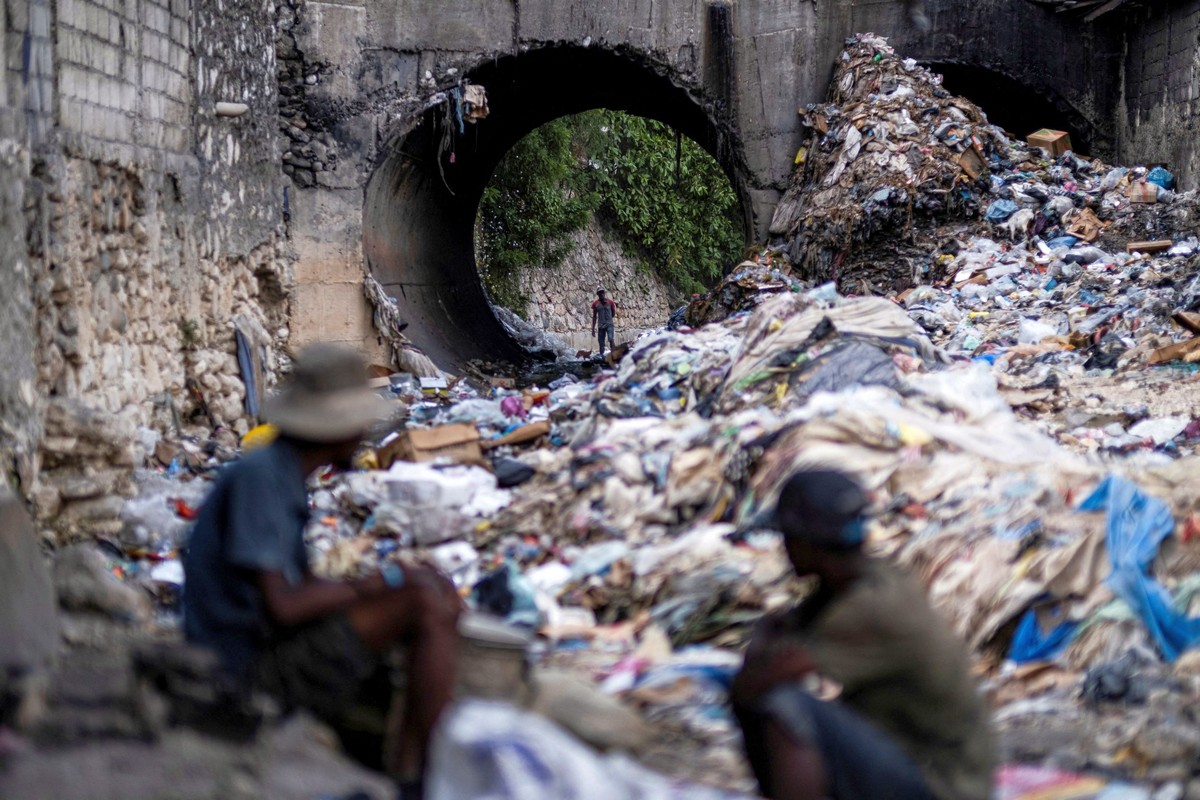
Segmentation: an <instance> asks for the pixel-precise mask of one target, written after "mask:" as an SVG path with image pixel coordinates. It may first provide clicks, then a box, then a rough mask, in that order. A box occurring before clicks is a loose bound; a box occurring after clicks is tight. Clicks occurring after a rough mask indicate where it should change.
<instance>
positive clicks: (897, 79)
mask: <svg viewBox="0 0 1200 800" xmlns="http://www.w3.org/2000/svg"><path fill="white" fill-rule="evenodd" d="M804 121H805V124H806V125H807V126H808V128H809V129H810V131H811V135H810V137H809V139H808V141H807V142H806V143H805V145H804V146H803V147H801V149H800V151H799V152H798V153H797V156H796V160H797V164H798V165H799V166H798V168H797V170H796V172H795V173H794V177H793V183H792V187H791V188H790V189H789V190H788V192H787V194H786V195H785V197H784V199H783V201H782V202H781V203H780V205H779V206H778V208H777V209H776V212H775V216H774V219H773V220H772V224H771V233H772V235H774V236H779V237H782V239H783V241H784V242H785V243H786V245H787V253H788V255H789V257H790V259H791V261H792V263H793V264H794V265H796V267H797V268H798V270H799V273H800V276H801V277H804V278H808V279H812V280H819V281H827V280H834V281H837V282H838V284H839V287H840V288H841V289H842V290H843V291H846V292H859V293H875V294H886V293H888V292H892V291H903V290H904V289H907V288H911V287H913V286H916V285H920V284H931V283H937V282H939V281H941V280H942V279H943V278H944V277H945V276H946V275H947V274H948V273H949V274H955V272H949V270H950V268H951V261H953V260H954V259H955V257H956V256H957V255H958V254H959V252H960V250H962V249H964V248H965V247H966V246H967V243H966V242H964V241H963V239H964V235H965V237H966V238H968V239H969V238H970V235H971V233H972V232H977V230H978V225H977V222H978V221H979V220H981V219H985V220H987V221H988V222H990V223H996V224H997V228H996V230H997V231H999V230H1000V229H1001V228H1003V229H1004V231H1005V232H1006V233H1007V234H1008V237H1007V238H1010V239H1014V238H1016V239H1021V240H1024V239H1025V238H1027V236H1028V235H1031V234H1032V235H1036V236H1038V237H1040V238H1041V239H1042V240H1043V241H1044V242H1047V243H1048V245H1047V246H1048V247H1049V248H1050V250H1053V249H1054V248H1069V247H1070V246H1071V244H1072V243H1074V242H1078V241H1080V240H1083V241H1086V242H1092V241H1093V240H1094V239H1095V238H1096V236H1097V234H1098V233H1099V232H1100V231H1102V230H1103V231H1105V232H1106V233H1108V234H1109V235H1110V236H1111V237H1113V241H1114V243H1115V244H1119V245H1120V246H1121V247H1125V245H1126V244H1127V243H1129V242H1130V241H1131V240H1132V239H1139V240H1151V241H1153V240H1159V239H1162V238H1163V235H1165V234H1168V233H1169V234H1172V235H1179V234H1180V233H1181V232H1183V231H1188V230H1191V229H1194V226H1195V219H1196V214H1195V199H1194V196H1193V195H1192V194H1191V193H1188V194H1186V195H1183V196H1178V195H1176V194H1175V193H1174V192H1173V191H1171V189H1172V186H1173V178H1172V176H1171V175H1170V174H1169V172H1167V170H1165V169H1162V168H1158V169H1152V170H1146V169H1140V170H1132V171H1131V170H1128V169H1125V168H1123V167H1122V168H1116V169H1113V168H1111V167H1108V166H1107V165H1104V164H1102V163H1101V162H1099V161H1094V160H1088V159H1085V158H1082V157H1080V156H1078V155H1076V154H1074V153H1072V152H1070V150H1069V149H1067V150H1065V151H1064V152H1056V153H1054V154H1053V155H1051V154H1049V153H1048V152H1047V151H1045V150H1043V149H1042V148H1040V147H1036V146H1033V145H1030V144H1027V143H1025V142H1020V141H1016V140H1014V139H1012V138H1010V137H1009V136H1008V135H1007V134H1006V133H1005V132H1004V131H1002V130H1000V129H999V128H997V127H995V126H993V125H991V124H989V123H988V121H987V118H986V116H984V114H983V112H982V111H981V110H980V109H979V107H978V106H976V105H975V104H973V103H971V102H970V101H969V100H967V99H965V98H962V97H956V96H953V95H951V94H949V93H948V92H946V91H945V89H943V88H942V86H941V77H940V76H939V75H937V74H935V73H933V72H930V71H929V70H928V69H926V68H924V67H921V66H919V65H918V64H917V63H916V61H915V60H913V59H902V58H900V57H898V56H896V54H895V53H894V52H893V50H892V49H891V48H890V47H889V46H888V44H887V41H886V40H885V39H883V38H882V37H878V36H875V35H873V34H860V35H858V36H855V37H853V38H852V39H850V40H848V41H847V49H846V51H845V52H844V53H843V54H842V58H841V62H840V64H839V66H838V70H837V72H836V74H835V76H834V80H833V84H832V88H831V92H830V98H829V101H828V102H827V103H825V104H821V105H812V106H809V107H808V108H807V109H806V112H805V116H804ZM1039 133H1050V134H1057V133H1059V132H1049V131H1048V132H1039ZM1051 138H1052V139H1053V142H1048V143H1050V146H1051V147H1052V148H1053V149H1055V150H1058V149H1059V148H1060V147H1062V146H1064V145H1065V146H1066V147H1067V148H1069V137H1066V135H1065V134H1064V135H1063V136H1061V137H1057V138H1054V137H1051ZM1158 204H1167V205H1168V206H1169V208H1168V209H1167V210H1166V211H1164V210H1163V209H1162V208H1159V207H1157V206H1158ZM1001 223H1003V224H1002V225H1001ZM1049 255H1051V253H1050V252H1049V251H1046V252H1045V253H1044V254H1043V260H1045V256H1049ZM1094 260H1095V259H1094V258H1089V259H1088V260H1087V261H1086V262H1084V263H1092V262H1093V261H1094ZM1076 263H1078V262H1076Z"/></svg>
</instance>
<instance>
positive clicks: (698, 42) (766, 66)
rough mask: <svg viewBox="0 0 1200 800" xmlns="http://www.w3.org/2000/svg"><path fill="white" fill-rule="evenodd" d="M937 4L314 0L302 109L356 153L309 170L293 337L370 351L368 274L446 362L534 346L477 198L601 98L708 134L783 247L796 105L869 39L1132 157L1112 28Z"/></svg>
mask: <svg viewBox="0 0 1200 800" xmlns="http://www.w3.org/2000/svg"><path fill="white" fill-rule="evenodd" d="M927 11H928V14H929V17H930V20H931V22H932V29H931V30H929V31H928V32H925V31H921V30H919V29H917V28H916V27H915V26H914V25H913V24H912V23H911V22H910V20H909V15H908V13H907V9H906V7H905V5H904V4H903V3H901V2H894V1H893V0H780V1H778V2H775V1H772V2H749V1H748V0H740V1H738V0H709V1H707V2H706V1H705V0H600V1H599V2H596V1H595V0H587V1H584V0H574V1H572V0H471V2H429V1H428V0H337V1H336V2H333V1H332V0H330V1H327V0H305V2H304V3H303V6H302V7H301V8H300V9H299V10H298V12H299V13H298V14H297V17H296V20H295V24H294V26H292V27H291V28H290V31H285V34H288V33H290V35H291V36H292V37H293V40H294V43H295V44H294V48H292V47H291V46H290V44H289V47H288V48H287V53H288V54H289V55H291V56H292V57H294V58H296V59H299V60H301V61H302V62H303V67H302V71H303V72H304V74H305V75H306V76H313V77H307V81H306V82H305V83H302V84H299V85H297V86H296V93H297V94H302V95H303V101H302V102H300V103H295V104H294V107H295V109H296V116H301V115H303V116H304V117H305V118H306V119H305V122H304V124H305V126H306V127H305V130H306V131H308V132H309V134H310V135H311V133H312V131H314V130H321V129H323V130H324V131H325V132H326V134H327V135H329V136H330V137H332V140H333V141H332V142H331V143H330V148H331V149H336V151H337V154H338V155H337V166H336V168H335V169H333V170H329V169H328V168H326V169H321V168H318V169H316V170H315V171H314V172H312V173H307V172H306V170H305V169H304V167H305V166H307V165H306V164H304V163H303V160H300V163H298V165H297V167H298V168H297V169H295V170H291V172H292V176H293V180H295V181H296V183H297V188H296V189H295V190H294V194H293V195H292V200H291V214H292V217H291V219H292V222H291V225H292V228H291V236H292V240H293V242H294V243H295V246H296V248H297V253H298V256H299V262H298V266H297V276H298V278H299V285H298V288H297V295H296V297H295V301H294V310H295V314H294V324H293V332H294V334H295V335H298V336H299V337H300V338H301V339H305V338H312V339H317V338H321V339H342V340H345V341H349V342H357V341H360V340H361V339H362V338H363V336H362V332H363V331H365V330H367V327H366V314H367V310H366V308H365V306H363V305H362V303H361V301H360V300H359V299H358V295H359V293H360V290H359V287H358V282H359V280H360V277H361V270H362V269H363V268H364V267H365V268H366V269H369V270H370V271H371V272H372V273H373V274H374V275H375V276H376V277H377V278H378V279H379V280H381V281H382V282H383V283H384V285H385V286H387V287H388V289H389V291H390V292H391V293H392V294H393V295H394V296H395V297H396V298H397V299H398V300H399V302H400V305H401V309H402V311H403V313H404V314H405V316H406V318H407V319H408V320H409V321H410V322H411V327H410V328H409V330H408V334H409V335H410V336H411V337H412V338H413V339H414V340H415V341H416V342H417V343H418V344H419V345H421V346H422V347H424V348H425V349H426V350H427V351H428V352H429V353H430V354H431V355H433V356H434V357H435V358H436V359H440V360H442V361H444V362H446V363H449V364H453V363H456V362H458V361H461V360H463V359H466V358H472V357H479V356H507V357H511V356H514V355H516V353H515V351H514V349H513V347H512V346H511V343H510V342H509V341H508V340H507V338H506V337H505V335H504V334H503V332H502V331H501V329H500V328H499V326H498V325H497V323H496V322H495V320H494V319H493V317H492V315H491V313H490V312H489V311H488V307H487V304H486V302H485V299H484V295H483V291H482V289H481V287H480V284H479V280H478V275H477V272H476V269H475V261H474V252H473V237H472V226H473V224H474V220H475V215H476V210H477V207H478V202H479V198H480V195H481V192H482V190H483V188H484V186H485V185H486V183H487V180H488V178H489V177H490V175H491V173H492V171H493V169H494V168H495V166H496V164H497V163H498V161H499V159H500V158H501V157H502V156H503V155H504V153H505V152H506V151H507V150H508V149H509V148H510V147H511V146H512V145H513V144H514V143H515V142H516V141H517V140H519V139H520V138H521V137H522V136H524V135H525V134H527V133H529V132H530V131H531V130H533V129H534V128H535V127H537V126H539V125H541V124H543V123H545V122H548V121H549V120H551V119H554V118H556V117H558V116H561V115H565V114H571V113H576V112H580V111H585V110H588V109H591V108H597V107H604V108H613V109H619V110H624V111H628V112H632V113H634V114H639V115H643V116H647V117H653V118H655V119H658V120H660V121H662V122H665V123H667V124H668V125H671V126H673V127H674V128H676V129H677V130H679V131H681V132H682V133H684V134H685V135H687V136H690V137H691V138H693V139H695V140H696V141H697V142H699V143H700V144H701V145H702V146H703V147H705V148H706V149H707V150H708V151H709V152H710V153H712V154H713V155H714V156H715V157H716V159H717V160H718V162H719V163H720V164H721V166H722V167H723V168H724V170H725V171H726V173H727V174H728V175H729V178H730V180H731V182H732V184H733V186H734V187H735V188H736V190H737V193H738V195H739V196H740V197H741V198H742V205H743V209H744V216H745V229H746V235H747V239H748V241H763V240H765V235H766V227H767V225H768V224H769V222H770V218H771V213H772V210H773V207H774V205H775V203H776V202H777V200H778V199H779V197H780V195H781V192H782V190H783V188H784V187H785V184H786V181H787V178H788V174H789V170H790V168H791V166H792V162H793V158H794V154H795V152H796V148H797V146H798V145H799V142H800V137H801V131H800V129H799V119H798V115H797V109H798V108H799V107H801V106H803V105H804V104H806V103H810V102H817V101H820V100H821V99H823V98H824V96H825V94H826V91H827V88H828V81H829V78H830V75H831V73H832V69H833V65H834V61H835V59H836V58H837V57H838V55H839V54H840V52H841V49H842V43H843V40H844V39H845V38H846V37H847V36H849V35H851V34H853V33H855V32H856V31H873V32H876V33H879V34H882V35H885V36H888V37H889V39H890V40H891V43H892V44H893V46H895V47H896V49H897V50H898V51H899V52H901V53H903V54H905V55H907V56H910V57H913V58H916V59H918V60H920V61H922V62H925V63H929V64H933V65H935V66H937V67H938V68H939V69H943V70H945V71H946V73H947V75H948V81H952V82H951V86H950V88H951V89H953V90H955V91H958V92H965V93H967V94H970V95H971V96H972V97H973V99H975V100H977V101H978V102H980V103H981V104H983V105H984V107H985V109H987V108H988V107H989V105H990V106H992V107H994V108H995V109H996V110H997V111H1000V112H1002V114H1001V115H1003V112H1008V113H1010V114H1013V113H1015V114H1016V115H1017V117H1018V118H1019V119H1030V120H1031V123H1032V121H1036V125H1037V127H1043V126H1065V127H1067V128H1068V129H1069V130H1071V131H1072V133H1073V134H1074V136H1075V140H1076V142H1077V143H1078V145H1080V146H1078V147H1077V149H1081V150H1082V149H1083V148H1087V150H1088V151H1090V152H1094V153H1096V154H1098V155H1105V156H1109V157H1112V156H1114V155H1117V154H1118V153H1119V152H1122V151H1124V152H1128V148H1122V147H1121V144H1122V142H1121V137H1120V132H1121V129H1120V126H1119V125H1118V119H1119V118H1120V117H1121V109H1120V108H1119V101H1120V97H1121V81H1122V79H1123V72H1122V59H1123V58H1124V57H1125V46H1124V45H1123V44H1122V39H1123V35H1122V34H1120V32H1119V31H1118V30H1117V29H1116V28H1115V27H1114V26H1112V25H1109V26H1107V27H1106V26H1101V25H1098V24H1085V23H1083V22H1082V21H1081V20H1080V19H1079V18H1078V17H1072V16H1069V15H1064V14H1056V13H1054V12H1052V11H1050V10H1048V9H1047V7H1045V6H1042V5H1036V4H1033V3H1029V2H1026V0H977V1H976V2H961V0H933V1H932V2H930V3H929V4H928V7H927ZM281 52H284V51H281ZM464 79H465V80H467V81H469V82H471V83H477V84H481V85H483V86H484V87H485V88H486V89H487V93H488V99H489V104H490V110H491V113H490V115H489V116H488V117H487V119H485V120H483V121H481V122H479V123H478V124H476V125H466V126H465V128H464V129H463V131H464V132H459V130H458V127H457V122H456V121H455V120H453V119H452V118H451V115H450V112H449V106H448V105H446V104H445V103H442V102H438V100H439V99H440V97H441V96H442V95H441V93H444V92H446V91H450V90H452V89H453V88H454V87H455V86H457V85H458V84H459V83H460V81H462V80H464ZM293 97H294V96H293ZM431 98H432V100H431ZM283 101H284V105H285V107H286V106H287V103H288V101H289V98H283ZM1001 106H1003V108H1001ZM1021 115H1023V116H1021ZM291 119H295V116H293V117H292V118H291ZM288 121H289V119H288V118H285V119H284V120H283V122H284V126H285V127H284V129H285V130H287V124H288ZM1016 132H1017V133H1026V132H1027V131H1020V130H1018V131H1016ZM288 160H289V159H288V157H287V156H285V171H289V167H288V166H286V165H287V162H288ZM326 166H327V165H326Z"/></svg>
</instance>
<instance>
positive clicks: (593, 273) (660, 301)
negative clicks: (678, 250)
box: [518, 219, 671, 350]
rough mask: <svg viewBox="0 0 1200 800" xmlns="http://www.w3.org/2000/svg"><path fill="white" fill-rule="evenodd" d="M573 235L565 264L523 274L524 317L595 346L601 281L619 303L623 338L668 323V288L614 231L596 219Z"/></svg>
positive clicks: (588, 347) (619, 329)
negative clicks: (594, 304)
mask: <svg viewBox="0 0 1200 800" xmlns="http://www.w3.org/2000/svg"><path fill="white" fill-rule="evenodd" d="M572 238H573V240H574V243H575V248H574V251H573V253H572V255H570V256H568V258H567V260H566V262H565V263H563V264H562V265H561V266H559V267H556V268H550V269H548V268H545V267H542V268H537V269H529V270H525V271H524V272H523V273H522V274H521V276H520V279H519V282H518V286H519V290H520V292H521V294H522V295H523V296H524V297H526V298H527V300H528V303H527V305H526V306H525V309H524V316H525V318H526V319H527V320H529V322H530V323H532V324H534V325H536V326H538V327H539V328H541V329H542V330H546V331H549V332H551V333H555V334H558V335H559V336H560V337H562V338H563V339H565V340H566V341H567V342H568V343H569V344H570V345H571V346H572V347H575V348H578V349H583V350H595V349H596V347H597V342H596V338H595V337H593V336H592V333H591V328H592V302H593V301H594V300H595V299H596V286H597V285H602V286H604V288H605V289H606V290H607V291H608V296H609V297H611V298H612V299H613V300H615V301H616V302H617V306H618V310H617V317H616V320H615V322H616V324H615V326H614V327H615V329H616V338H617V341H618V342H625V341H628V340H630V339H633V338H635V337H637V335H638V334H639V333H641V332H642V331H644V330H646V329H648V328H657V327H659V326H660V325H664V324H666V321H667V316H668V315H669V314H670V313H671V300H670V292H669V290H668V287H667V286H666V285H665V284H664V283H663V282H662V280H660V279H659V277H658V276H657V275H654V274H653V273H651V272H649V271H647V270H645V269H642V268H641V267H639V266H638V264H637V262H636V260H634V259H631V258H629V257H628V256H627V255H625V253H624V252H623V251H622V250H621V243H620V242H619V241H618V240H617V238H616V236H615V235H614V234H613V233H612V232H611V231H609V230H607V229H606V228H605V226H603V225H602V224H601V223H599V222H598V221H596V220H595V219H593V220H592V221H591V222H590V223H589V224H588V225H587V226H586V227H584V228H582V229H581V230H579V231H577V232H576V233H575V234H574V236H573V237H572Z"/></svg>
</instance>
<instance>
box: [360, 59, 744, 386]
mask: <svg viewBox="0 0 1200 800" xmlns="http://www.w3.org/2000/svg"><path fill="white" fill-rule="evenodd" d="M465 78H466V79H467V80H468V81H470V82H471V83H476V84H480V85H482V86H484V88H485V89H486V90H487V93H488V104H489V107H490V114H489V115H488V116H487V117H486V118H485V119H483V120H481V121H479V122H477V123H475V124H473V125H470V124H469V125H465V126H464V127H463V129H462V131H463V132H461V133H460V132H459V128H458V125H457V122H456V121H455V120H454V119H453V118H452V117H451V115H450V114H448V113H447V106H446V104H444V103H443V104H439V105H436V106H433V107H431V108H429V109H427V110H426V111H424V113H422V114H421V115H420V117H419V118H416V119H413V120H411V121H410V122H409V124H408V125H407V126H405V127H404V128H402V129H401V130H400V131H399V132H398V133H397V134H396V135H395V136H393V138H392V140H391V142H390V144H389V145H388V146H387V147H386V148H385V151H386V153H385V155H383V156H382V157H381V160H380V163H379V164H378V166H377V167H376V169H375V171H374V173H373V175H372V176H371V179H370V181H369V183H368V185H367V188H366V195H365V207H364V212H363V252H364V256H365V258H366V262H367V268H368V269H369V270H370V273H371V274H372V275H373V276H374V277H375V278H376V279H377V280H379V281H380V283H381V284H383V286H384V287H385V288H386V290H387V291H388V293H389V294H390V295H391V296H392V297H394V298H395V299H396V301H397V304H398V306H399V309H400V312H401V316H402V318H403V319H404V320H405V321H407V322H408V323H409V327H408V328H407V330H406V331H405V334H406V335H407V336H408V337H409V338H410V339H412V341H413V342H414V343H415V344H416V345H417V346H418V347H420V348H421V349H422V350H424V351H425V352H426V353H427V354H428V355H429V356H430V357H431V358H433V359H434V361H435V362H437V363H439V364H441V365H442V366H443V367H445V368H453V367H456V366H459V365H462V364H463V363H465V362H467V361H469V360H472V359H501V360H508V361H513V362H520V361H523V360H526V359H528V358H529V356H530V354H529V353H528V352H526V351H525V350H523V349H522V348H521V346H520V345H518V344H517V343H516V342H515V341H514V340H513V339H512V338H511V337H510V336H509V335H508V334H507V332H506V331H505V330H504V328H503V327H502V326H501V325H500V323H499V322H498V321H497V319H496V317H495V315H494V314H493V312H492V310H491V307H490V305H489V303H488V298H487V295H486V292H485V290H484V288H483V285H482V281H481V278H480V275H479V271H478V268H477V266H476V255H475V248H474V244H475V243H474V235H473V232H474V225H475V220H476V215H477V211H478V208H479V204H480V200H481V198H482V195H483V190H484V188H485V187H486V186H487V183H488V181H489V180H490V178H491V176H492V173H493V172H494V170H495V168H496V166H497V164H498V163H499V162H500V160H501V159H502V158H503V157H504V155H505V153H507V152H508V150H509V149H510V148H511V147H512V146H513V145H514V144H516V143H517V142H518V141H519V140H520V139H521V138H522V137H524V136H526V135H527V134H528V133H530V132H531V131H533V130H534V129H535V128H537V127H539V126H540V125H543V124H545V123H547V122H549V121H551V120H553V119H556V118H558V117H561V116H566V115H568V114H577V113H580V112H583V111H588V110H591V109H595V108H606V109H612V110H616V111H624V112H627V113H630V114H635V115H638V116H643V117H648V118H651V119H655V120H658V121H660V122H662V123H665V124H666V125H669V126H670V127H672V128H673V129H675V130H677V131H679V132H680V133H681V134H683V135H684V136H687V137H689V138H691V139H692V140H694V141H695V142H697V143H698V144H699V145H700V146H701V147H702V148H704V149H705V150H706V151H708V152H709V153H710V154H711V155H712V156H713V157H714V158H715V159H716V160H717V162H718V164H720V165H721V167H722V169H723V170H724V171H725V173H726V175H727V176H728V177H729V179H730V182H731V183H732V185H733V187H734V191H735V192H736V193H737V195H738V197H739V199H740V200H741V207H742V217H743V221H744V224H743V227H744V229H745V231H746V233H747V238H748V237H749V232H750V231H751V229H752V228H751V219H750V203H749V199H748V195H747V191H746V182H745V178H744V174H745V172H744V170H743V169H742V168H741V167H740V166H739V163H738V160H737V157H736V155H735V150H734V143H733V142H732V140H731V138H730V136H729V133H728V131H727V129H726V128H725V127H724V126H722V125H721V124H720V123H718V122H717V121H716V119H715V114H714V113H713V110H712V107H711V106H709V107H708V108H706V107H705V106H704V105H702V104H701V101H700V100H698V99H697V98H696V97H695V96H693V95H692V94H691V93H689V92H688V91H687V90H686V89H684V88H683V87H682V86H680V85H679V84H677V83H675V82H674V81H672V80H671V78H670V77H669V76H667V75H665V74H664V73H663V72H661V71H659V70H656V69H655V68H654V67H653V66H652V65H651V64H649V63H647V61H646V60H645V59H644V58H641V57H639V56H637V55H636V54H634V53H631V52H626V51H620V50H609V49H602V48H598V47H589V48H583V47H577V46H575V47H548V48H543V49H539V50H535V51H532V52H527V53H521V54H519V55H515V56H506V57H504V58H499V59H496V60H494V61H488V62H486V63H484V64H481V65H480V66H479V67H477V68H476V69H475V70H473V71H471V72H470V73H468V74H467V75H466V76H465Z"/></svg>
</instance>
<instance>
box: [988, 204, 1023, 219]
mask: <svg viewBox="0 0 1200 800" xmlns="http://www.w3.org/2000/svg"><path fill="white" fill-rule="evenodd" d="M1017 208H1018V207H1017V204H1016V203H1014V202H1013V201H1012V200H993V201H992V204H991V205H990V206H988V207H987V213H986V214H984V217H985V218H986V219H987V221H988V222H993V223H994V222H1004V221H1005V220H1006V219H1008V218H1009V217H1011V216H1012V215H1013V214H1015V213H1017Z"/></svg>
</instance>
